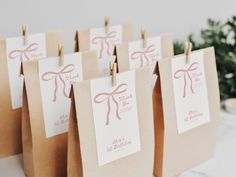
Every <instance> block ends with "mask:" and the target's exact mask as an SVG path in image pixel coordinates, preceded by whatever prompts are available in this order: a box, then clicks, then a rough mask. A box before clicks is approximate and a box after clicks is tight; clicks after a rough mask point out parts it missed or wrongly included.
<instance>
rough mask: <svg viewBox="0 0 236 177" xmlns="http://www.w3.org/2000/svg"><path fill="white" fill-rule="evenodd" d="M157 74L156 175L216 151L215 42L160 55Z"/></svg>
mask: <svg viewBox="0 0 236 177" xmlns="http://www.w3.org/2000/svg"><path fill="white" fill-rule="evenodd" d="M157 75H158V78H160V79H158V80H157V83H156V85H155V89H154V93H153V103H154V117H155V135H156V149H155V154H156V156H155V175H156V176H158V177H175V175H177V174H179V173H181V172H183V171H185V170H187V169H190V168H192V167H194V166H195V165H198V164H199V163H201V162H203V161H205V160H208V159H209V158H211V157H212V156H213V154H214V150H215V143H216V134H217V128H218V122H219V113H220V100H219V88H218V79H217V70H216V63H215V54H214V48H206V49H202V50H197V51H194V52H192V53H191V54H189V55H178V56H175V57H170V58H167V59H163V60H160V61H159V62H158V67H157ZM162 110H163V111H162Z"/></svg>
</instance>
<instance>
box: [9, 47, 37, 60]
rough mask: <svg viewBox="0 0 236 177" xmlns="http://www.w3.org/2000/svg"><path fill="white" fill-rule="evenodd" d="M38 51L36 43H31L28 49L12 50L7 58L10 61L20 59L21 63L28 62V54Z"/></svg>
mask: <svg viewBox="0 0 236 177" xmlns="http://www.w3.org/2000/svg"><path fill="white" fill-rule="evenodd" d="M37 49H38V44H37V43H32V44H30V45H29V46H28V47H26V48H25V49H22V50H19V49H18V50H13V51H11V52H10V53H9V55H8V57H9V58H10V59H17V58H20V60H21V62H23V61H24V59H26V60H30V57H29V56H28V55H29V53H31V52H34V51H36V50H37Z"/></svg>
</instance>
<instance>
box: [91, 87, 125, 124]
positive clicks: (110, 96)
mask: <svg viewBox="0 0 236 177" xmlns="http://www.w3.org/2000/svg"><path fill="white" fill-rule="evenodd" d="M127 87H128V85H127V84H120V85H119V86H118V87H117V88H116V89H115V90H114V91H113V92H111V93H106V92H103V93H100V94H98V95H96V96H95V97H94V102H95V103H102V102H104V101H106V102H107V119H106V125H109V123H110V112H111V100H110V99H112V101H113V103H114V104H115V105H116V118H117V119H119V120H121V117H120V115H119V104H118V102H117V101H116V99H115V95H118V94H121V93H124V92H125V91H127Z"/></svg>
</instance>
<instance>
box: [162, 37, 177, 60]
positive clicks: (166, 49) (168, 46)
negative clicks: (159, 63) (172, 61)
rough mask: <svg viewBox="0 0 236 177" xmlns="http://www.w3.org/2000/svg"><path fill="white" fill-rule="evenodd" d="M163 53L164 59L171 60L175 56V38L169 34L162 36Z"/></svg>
mask: <svg viewBox="0 0 236 177" xmlns="http://www.w3.org/2000/svg"><path fill="white" fill-rule="evenodd" d="M161 53H162V58H170V57H173V56H174V45H173V38H172V35H171V34H169V33H166V34H162V35H161Z"/></svg>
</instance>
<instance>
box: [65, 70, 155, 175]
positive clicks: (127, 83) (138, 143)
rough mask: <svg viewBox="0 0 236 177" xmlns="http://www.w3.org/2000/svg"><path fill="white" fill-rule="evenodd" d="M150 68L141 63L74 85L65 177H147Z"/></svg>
mask: <svg viewBox="0 0 236 177" xmlns="http://www.w3.org/2000/svg"><path fill="white" fill-rule="evenodd" d="M150 75H151V71H150V69H149V68H142V69H138V70H136V71H134V70H133V71H128V72H124V73H120V74H117V76H116V85H115V86H112V81H111V80H112V77H109V76H108V77H102V78H99V79H95V80H87V81H82V82H79V83H75V84H73V92H72V94H71V96H72V106H71V113H70V120H69V133H68V176H69V177H144V176H145V177H152V175H153V163H154V130H153V127H154V125H153V110H152V94H151V92H152V89H151V85H150Z"/></svg>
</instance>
